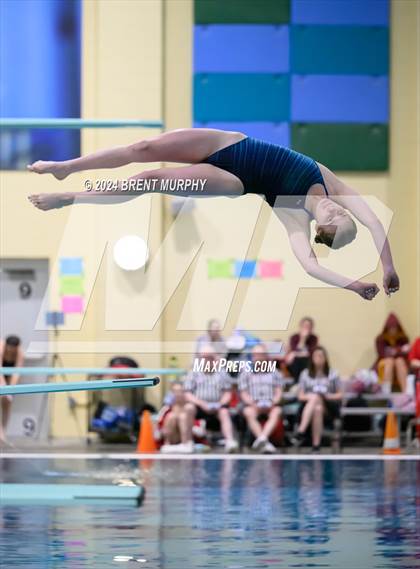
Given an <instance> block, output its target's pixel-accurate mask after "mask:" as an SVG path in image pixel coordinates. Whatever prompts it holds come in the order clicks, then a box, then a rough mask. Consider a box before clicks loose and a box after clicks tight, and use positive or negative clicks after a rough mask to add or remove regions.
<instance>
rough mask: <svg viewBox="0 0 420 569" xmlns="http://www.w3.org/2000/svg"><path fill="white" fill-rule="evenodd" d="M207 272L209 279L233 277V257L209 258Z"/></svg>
mask: <svg viewBox="0 0 420 569" xmlns="http://www.w3.org/2000/svg"><path fill="white" fill-rule="evenodd" d="M207 274H208V277H209V279H230V278H232V277H233V261H232V259H208V261H207Z"/></svg>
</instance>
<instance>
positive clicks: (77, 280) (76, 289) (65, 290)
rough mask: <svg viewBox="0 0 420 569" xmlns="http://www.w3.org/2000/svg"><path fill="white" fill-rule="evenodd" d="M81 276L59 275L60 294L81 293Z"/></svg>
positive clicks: (82, 290)
mask: <svg viewBox="0 0 420 569" xmlns="http://www.w3.org/2000/svg"><path fill="white" fill-rule="evenodd" d="M83 292H84V289H83V277H82V276H79V275H66V276H62V277H60V295H61V296H66V295H83Z"/></svg>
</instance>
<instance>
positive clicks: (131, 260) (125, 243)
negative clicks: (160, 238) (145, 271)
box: [114, 235, 149, 271]
mask: <svg viewBox="0 0 420 569" xmlns="http://www.w3.org/2000/svg"><path fill="white" fill-rule="evenodd" d="M148 258H149V250H148V248H147V244H146V242H145V241H144V239H142V238H141V237H139V236H138V235H125V236H124V237H121V238H120V239H118V241H117V242H116V243H115V245H114V261H115V262H116V263H117V265H118V266H119V267H121V268H122V269H124V270H125V271H137V269H141V267H144V265H145V264H146V263H147V259H148Z"/></svg>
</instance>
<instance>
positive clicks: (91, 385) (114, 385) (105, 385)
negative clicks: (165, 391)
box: [0, 368, 160, 396]
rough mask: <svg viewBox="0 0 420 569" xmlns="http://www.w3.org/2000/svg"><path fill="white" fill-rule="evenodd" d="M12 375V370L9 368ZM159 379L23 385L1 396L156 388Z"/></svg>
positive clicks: (0, 390)
mask: <svg viewBox="0 0 420 569" xmlns="http://www.w3.org/2000/svg"><path fill="white" fill-rule="evenodd" d="M9 373H10V368H9ZM159 381H160V379H159V378H158V377H144V378H143V377H142V378H138V377H131V378H128V379H100V380H96V381H68V382H62V383H46V382H44V383H23V384H20V385H5V386H1V387H0V396H1V395H28V394H31V393H59V392H67V391H96V390H103V389H127V388H134V387H154V386H155V385H158V384H159Z"/></svg>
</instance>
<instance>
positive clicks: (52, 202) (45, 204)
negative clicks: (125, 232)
mask: <svg viewBox="0 0 420 569" xmlns="http://www.w3.org/2000/svg"><path fill="white" fill-rule="evenodd" d="M28 200H29V201H30V202H31V204H32V205H34V206H35V207H37V208H38V209H41V210H42V211H48V210H50V209H59V208H61V207H64V206H66V205H70V204H71V203H72V201H73V200H71V199H70V198H69V197H68V195H67V194H33V195H31V196H29V197H28Z"/></svg>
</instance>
